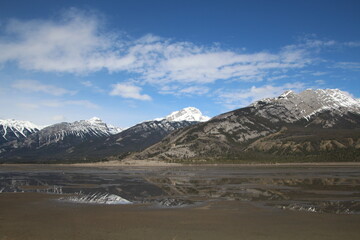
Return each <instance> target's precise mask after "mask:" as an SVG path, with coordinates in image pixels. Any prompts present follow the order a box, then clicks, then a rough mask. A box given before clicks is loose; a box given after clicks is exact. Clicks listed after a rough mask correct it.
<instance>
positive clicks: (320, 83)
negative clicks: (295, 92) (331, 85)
mask: <svg viewBox="0 0 360 240" xmlns="http://www.w3.org/2000/svg"><path fill="white" fill-rule="evenodd" d="M315 83H316V84H319V85H324V84H325V83H326V82H325V81H324V80H321V79H319V80H316V81H315Z"/></svg>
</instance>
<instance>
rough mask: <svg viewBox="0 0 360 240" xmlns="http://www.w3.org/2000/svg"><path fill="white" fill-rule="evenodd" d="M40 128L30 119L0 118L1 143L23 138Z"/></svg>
mask: <svg viewBox="0 0 360 240" xmlns="http://www.w3.org/2000/svg"><path fill="white" fill-rule="evenodd" d="M39 130H40V127H39V126H36V125H35V124H33V123H31V122H28V121H19V120H14V119H6V120H2V119H0V145H1V144H3V143H6V142H9V141H13V140H22V139H24V138H26V137H27V136H29V135H30V134H32V133H35V132H37V131H39Z"/></svg>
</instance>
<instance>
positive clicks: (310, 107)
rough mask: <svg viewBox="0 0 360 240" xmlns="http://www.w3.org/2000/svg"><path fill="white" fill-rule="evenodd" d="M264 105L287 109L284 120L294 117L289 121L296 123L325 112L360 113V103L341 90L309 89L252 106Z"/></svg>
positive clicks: (287, 93)
mask: <svg viewBox="0 0 360 240" xmlns="http://www.w3.org/2000/svg"><path fill="white" fill-rule="evenodd" d="M263 103H266V104H270V105H271V106H277V105H281V106H282V107H285V108H286V109H287V110H288V113H287V114H288V116H287V117H285V116H284V118H289V117H290V116H292V117H290V118H289V119H288V121H295V120H297V119H300V118H306V119H309V117H310V116H312V115H313V114H315V113H318V112H321V111H325V110H330V111H336V112H339V113H340V114H342V113H346V112H360V101H359V100H358V99H355V98H354V97H352V96H351V95H350V94H349V93H347V92H344V91H341V90H339V89H307V90H305V91H303V92H300V93H295V92H293V91H286V92H284V93H283V94H281V95H280V96H279V97H275V98H266V99H263V100H260V101H257V102H255V103H253V104H251V105H250V106H254V107H258V106H262V105H263ZM269 109H270V108H269ZM283 120H284V119H283ZM285 120H286V119H285Z"/></svg>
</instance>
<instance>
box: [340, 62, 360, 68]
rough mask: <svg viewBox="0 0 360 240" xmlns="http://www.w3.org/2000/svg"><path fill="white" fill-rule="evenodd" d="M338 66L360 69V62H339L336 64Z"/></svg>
mask: <svg viewBox="0 0 360 240" xmlns="http://www.w3.org/2000/svg"><path fill="white" fill-rule="evenodd" d="M335 67H336V68H343V69H352V70H359V69H360V62H338V63H336V64H335Z"/></svg>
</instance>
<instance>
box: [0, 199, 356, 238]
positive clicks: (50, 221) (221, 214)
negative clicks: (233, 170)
mask: <svg viewBox="0 0 360 240" xmlns="http://www.w3.org/2000/svg"><path fill="white" fill-rule="evenodd" d="M51 199H54V195H48V194H47V195H46V194H36V193H15V194H14V193H8V194H2V195H1V196H0V239H1V240H5V239H6V240H7V239H38V240H42V239H44V240H45V239H46V240H48V239H156V240H161V239H177V240H180V239H207V240H210V239H217V240H218V239H249V240H250V239H286V240H288V239H358V238H359V236H360V229H359V223H360V215H334V214H318V213H305V212H294V211H281V210H277V209H270V208H269V209H264V208H259V207H256V206H254V205H252V204H249V203H241V202H234V201H230V202H214V203H211V204H209V205H205V206H199V207H195V208H180V209H179V208H177V209H154V208H144V207H142V206H135V205H91V204H83V205H81V204H68V203H60V202H58V201H56V200H51Z"/></svg>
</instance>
